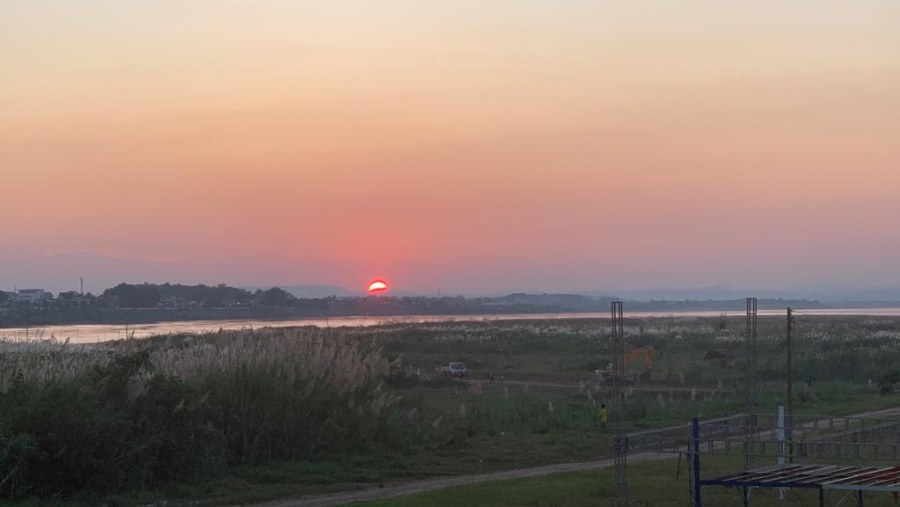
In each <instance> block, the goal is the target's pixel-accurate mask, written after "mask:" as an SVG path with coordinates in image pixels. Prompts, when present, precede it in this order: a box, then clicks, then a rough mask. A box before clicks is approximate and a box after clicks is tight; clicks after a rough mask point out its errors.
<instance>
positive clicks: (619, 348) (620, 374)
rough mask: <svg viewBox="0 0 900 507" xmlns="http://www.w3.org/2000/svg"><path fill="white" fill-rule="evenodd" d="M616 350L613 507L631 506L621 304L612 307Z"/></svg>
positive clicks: (613, 380) (614, 353) (614, 348)
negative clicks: (629, 501)
mask: <svg viewBox="0 0 900 507" xmlns="http://www.w3.org/2000/svg"><path fill="white" fill-rule="evenodd" d="M610 317H611V319H610V320H611V323H612V340H611V342H612V343H611V344H612V349H613V368H614V369H613V375H612V379H611V380H612V385H613V413H612V416H613V432H614V433H613V454H614V456H615V460H614V463H615V470H614V474H615V475H614V477H615V481H614V483H613V499H612V507H627V506H628V476H627V474H628V437H627V434H626V433H625V317H624V313H623V309H622V302H621V301H613V302H612V303H611V305H610Z"/></svg>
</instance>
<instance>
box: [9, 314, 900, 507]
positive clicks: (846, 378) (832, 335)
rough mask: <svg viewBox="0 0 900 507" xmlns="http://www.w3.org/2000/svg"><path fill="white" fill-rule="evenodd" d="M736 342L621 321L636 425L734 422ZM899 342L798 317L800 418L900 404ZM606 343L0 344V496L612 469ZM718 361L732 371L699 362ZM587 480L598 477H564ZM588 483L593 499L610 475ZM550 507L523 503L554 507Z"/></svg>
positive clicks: (270, 340)
mask: <svg viewBox="0 0 900 507" xmlns="http://www.w3.org/2000/svg"><path fill="white" fill-rule="evenodd" d="M782 324H783V322H782V320H780V319H774V318H761V319H760V340H759V369H758V377H759V378H760V380H761V384H760V387H761V389H760V390H761V396H760V411H762V412H774V411H775V409H776V406H777V405H778V404H779V403H783V402H784V399H785V396H784V392H785V391H784V384H783V376H784V349H783V343H782V334H781V333H782ZM742 331H743V320H742V319H729V318H714V319H708V318H707V319H693V318H691V319H646V320H643V321H631V320H629V321H627V327H626V333H627V339H628V347H629V348H634V347H638V346H644V345H652V346H653V347H654V348H655V363H654V368H653V370H652V380H651V381H650V382H649V383H648V384H644V385H639V386H636V387H648V386H650V387H654V388H656V390H654V391H652V392H644V391H640V390H638V389H635V390H633V391H632V392H630V393H629V396H628V401H627V406H628V421H629V426H630V428H632V429H634V430H640V429H645V428H654V427H662V426H670V425H677V424H684V423H686V422H687V420H688V419H689V418H690V417H692V416H694V415H699V416H703V417H716V416H721V415H726V414H729V413H734V412H741V411H744V410H745V408H746V402H745V397H744V395H743V378H744V375H745V372H746V369H745V367H744V364H745V363H744V356H745V353H744V351H745V346H744V343H743V339H742ZM898 340H900V319H890V318H879V319H872V318H863V317H841V318H837V317H815V318H812V317H806V318H801V319H799V320H798V323H797V334H796V341H795V344H794V348H795V365H796V366H795V378H796V379H797V383H796V385H795V409H796V412H797V414H798V415H803V414H808V415H816V414H848V413H856V412H861V411H866V410H875V409H880V408H887V407H893V406H897V405H900V399H898V396H897V395H895V394H893V390H892V389H890V386H887V388H886V389H882V388H883V387H885V386H880V385H879V379H881V378H883V377H885V376H887V375H889V374H891V373H892V372H893V371H894V370H895V366H894V365H896V364H898V360H900V347H898V346H897V345H898V343H897V342H898ZM607 341H608V337H607V335H606V328H605V327H604V325H603V323H602V322H601V321H590V320H572V321H521V322H517V321H513V322H510V321H506V322H475V323H464V322H450V323H430V324H403V325H384V326H379V327H373V328H364V329H358V328H353V329H351V328H345V329H331V330H316V329H309V328H305V329H297V330H288V331H262V332H255V333H254V334H252V335H246V333H243V334H242V333H222V334H211V335H203V336H164V337H156V338H152V339H148V340H139V341H134V342H121V343H113V344H108V345H104V346H99V347H89V348H83V347H73V346H70V345H65V344H56V343H32V344H22V343H10V342H6V343H2V342H0V359H2V361H3V366H4V367H3V368H2V369H0V481H3V482H0V498H2V497H6V499H7V500H13V499H15V500H16V502H18V503H19V504H21V505H33V504H40V505H53V503H54V502H57V503H59V504H67V505H69V504H72V503H79V502H80V503H82V504H84V505H97V504H102V503H104V502H106V503H107V504H109V505H137V504H141V505H147V504H153V503H159V504H162V503H165V504H166V505H180V504H185V505H186V504H190V505H219V504H223V503H240V502H248V501H257V500H267V499H273V498H279V497H297V496H302V495H307V494H313V493H322V492H331V491H341V490H348V489H355V488H360V487H372V486H377V485H380V484H385V483H392V482H396V481H410V480H416V479H421V478H429V477H441V476H451V475H459V474H473V473H481V472H491V471H497V470H506V469H513V468H525V467H534V466H539V465H544V464H552V463H561V462H573V461H586V460H593V459H599V458H602V457H608V456H609V454H610V453H609V450H610V440H609V435H608V434H601V433H600V431H599V427H598V423H597V411H598V408H599V404H600V403H604V402H606V401H607V399H606V397H607V394H605V392H604V391H603V390H602V389H598V388H597V386H596V385H593V386H591V385H590V383H594V381H595V380H596V377H595V376H594V374H593V371H594V370H595V369H596V368H598V367H600V366H602V365H605V364H606V363H607V362H609V360H610V356H609V350H608V344H607ZM711 350H714V351H718V352H722V353H726V354H728V355H731V356H733V358H734V359H733V360H731V361H726V362H724V363H722V362H717V361H713V362H710V361H706V360H705V359H704V356H705V355H706V353H707V352H709V351H711ZM450 361H464V362H466V364H467V365H468V366H469V368H470V369H471V375H470V379H471V380H479V379H481V380H483V379H486V378H487V377H488V375H489V374H493V375H494V378H495V380H497V381H496V382H493V383H491V382H488V381H479V382H474V383H462V382H454V381H452V380H451V379H450V378H449V377H447V376H446V374H445V373H441V372H439V371H437V368H438V367H439V366H442V365H446V364H447V363H449V362H450ZM501 376H502V378H503V379H504V380H505V382H500V381H499V379H500V377H501ZM527 382H533V384H531V385H526V384H525V383H527ZM541 383H545V384H552V385H553V386H552V387H551V386H547V385H540V384H541ZM692 388H697V389H696V390H692ZM882 391H885V392H886V393H887V394H882ZM334 414H337V416H336V417H335V415H334ZM48 424H49V426H48ZM98 425H99V428H100V429H99V430H96V429H92V428H97V426H98ZM23 435H24V436H23ZM66 439H72V440H71V441H66ZM108 440H111V441H112V442H113V443H114V445H107V441H108ZM148 444H150V447H148ZM184 448H187V449H193V450H194V452H193V453H191V454H188V455H185V454H181V453H180V451H179V450H180V449H184ZM121 449H134V450H135V451H134V452H135V453H137V454H135V455H134V456H135V458H134V460H133V461H128V460H126V461H121V460H122V459H123V457H120V456H119V455H118V454H117V452H119V451H120V450H121ZM148 449H149V450H148ZM60 452H61V453H62V454H59V453H60ZM103 453H108V454H107V455H106V456H107V457H111V458H110V459H118V460H120V461H119V463H121V465H119V466H117V467H116V468H114V469H104V468H91V469H84V468H83V466H84V463H85V461H84V459H82V458H84V457H88V458H90V459H92V460H95V459H99V458H98V456H100V457H103V456H104V454H103ZM54 456H56V457H55V458H54ZM59 456H62V457H64V458H65V460H68V461H66V463H68V464H67V465H66V467H67V468H59V466H60V464H59ZM42 459H44V460H50V461H47V462H46V464H44V465H42V461H41V460H42ZM88 461H90V460H88ZM51 465H52V466H51ZM47 466H51V468H52V467H56V468H54V469H55V470H57V472H56V473H57V474H58V475H55V476H51V479H52V480H53V481H58V482H57V484H58V486H56V487H55V488H48V487H47V486H46V485H47V484H48V482H47V476H46V475H41V474H42V473H44V474H46V470H47ZM640 466H647V467H649V468H648V470H649V471H651V472H652V471H653V470H657V469H656V468H654V467H657V466H659V467H664V466H665V465H662V464H648V465H640ZM129 467H130V468H129ZM173 470H175V471H177V473H173ZM639 470H640V469H639ZM42 471H43V472H42ZM126 472H127V473H126ZM651 472H647V473H650V476H653V475H652V473H651ZM641 473H643V472H641ZM653 473H655V472H653ZM660 473H662V472H660ZM77 474H86V475H85V476H86V477H90V478H91V481H102V480H103V479H102V477H103V474H115V475H111V476H110V477H111V478H112V479H110V480H106V481H105V482H101V483H100V484H102V487H99V486H98V487H94V486H90V484H91V481H88V482H87V483H85V482H84V481H81V482H79V481H74V480H71V477H72V476H75V475H77ZM582 475H585V476H588V477H589V476H592V475H591V474H574V475H573V476H572V478H571V480H574V481H576V483H577V480H578V477H582ZM594 475H596V476H597V477H598V479H597V484H600V485H602V484H603V483H604V482H603V481H604V480H605V479H603V477H604V475H603V473H597V474H594ZM4 478H5V479H6V480H4ZM67 478H69V479H67ZM108 479H109V478H108ZM543 480H547V481H551V479H550V478H548V479H541V481H543ZM566 480H570V479H567V478H565V477H555V478H553V479H552V481H566ZM535 481H538V480H537V479H535ZM585 481H586V482H590V481H587V480H585ZM661 481H662V475H660V476H659V481H657V482H660V483H662V482H661ZM85 484H88V485H87V486H85ZM679 484H681V483H673V482H672V481H671V480H670V481H669V486H668V487H673V488H675V487H681V486H679ZM12 485H15V488H13V487H12ZM479 487H488V486H479ZM496 487H498V488H503V487H506V486H502V485H500V483H498V484H497V485H496ZM548 488H551V489H552V487H551V485H550V483H548ZM572 488H575V489H577V487H576V486H572ZM572 488H568V487H566V489H567V490H568V489H572ZM525 489H527V488H525ZM476 491H481V490H480V489H478V488H476ZM478 494H482V493H478ZM483 494H487V493H483ZM585 494H587V493H585ZM591 494H592V495H595V497H596V495H602V494H604V493H603V490H602V489H601V490H598V491H595V492H594V493H591ZM731 494H732V495H733V496H734V497H736V494H734V493H733V492H732V493H731ZM536 498H537V497H536ZM547 502H550V503H540V501H538V503H534V502H532V503H525V504H523V505H555V504H554V503H552V502H553V500H551V499H548V500H547ZM564 504H565V505H569V503H565V502H564V503H559V505H564ZM436 505H440V504H436ZM482 505H487V504H482ZM510 505H519V504H517V503H512V504H510ZM571 505H577V504H571ZM679 505H681V504H679Z"/></svg>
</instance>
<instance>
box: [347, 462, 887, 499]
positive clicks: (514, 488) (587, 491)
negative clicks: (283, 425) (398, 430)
mask: <svg viewBox="0 0 900 507" xmlns="http://www.w3.org/2000/svg"><path fill="white" fill-rule="evenodd" d="M711 461H712V460H711ZM677 466H678V465H677V460H674V459H673V460H669V461H660V462H652V463H640V464H635V465H631V466H630V467H629V470H628V472H629V476H628V477H629V497H628V500H629V505H633V506H648V507H651V506H652V507H684V506H689V505H693V501H692V499H691V496H690V492H689V489H688V488H689V482H688V479H687V477H686V475H685V473H686V471H685V470H684V467H686V463H682V465H681V466H682V469H681V472H680V477H679V478H676V473H678V468H677ZM734 466H735V463H727V462H723V461H722V460H717V461H712V462H711V463H709V466H708V467H707V468H710V469H716V468H733V467H734ZM612 493H613V473H612V470H599V471H590V472H572V473H563V474H554V475H547V476H543V477H532V478H527V479H512V480H507V481H498V482H488V483H481V484H473V485H469V486H460V487H454V488H447V489H443V490H439V491H433V492H429V493H421V494H417V495H410V496H406V497H402V498H392V499H387V500H380V501H373V502H357V503H354V504H352V505H354V506H358V507H422V506H429V507H458V506H460V505H466V506H476V507H477V506H484V507H494V506H496V507H595V506H598V505H609V504H610V500H611V499H612ZM845 496H846V494H845V493H838V492H829V493H827V495H826V498H825V501H826V505H835V504H837V503H838V502H840V500H841V499H842V498H843V499H844V503H843V505H855V504H854V503H853V500H852V499H850V498H845ZM702 498H703V504H704V505H706V506H713V507H726V506H735V507H739V506H741V505H743V504H742V502H741V498H740V494H739V493H738V492H737V491H736V490H733V489H726V488H721V487H704V488H703V492H702ZM865 502H866V503H865V504H866V505H867V506H873V507H888V506H895V505H896V502H895V500H894V498H893V497H892V496H891V495H889V494H887V493H870V494H867V495H866V498H865ZM751 505H756V506H763V507H765V506H771V505H783V506H785V507H808V506H812V505H818V494H817V493H816V492H814V491H807V490H799V489H797V490H788V491H786V493H785V499H784V501H780V500H779V499H778V491H777V490H775V489H754V490H753V491H752V493H751Z"/></svg>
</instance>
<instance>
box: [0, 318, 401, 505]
mask: <svg viewBox="0 0 900 507" xmlns="http://www.w3.org/2000/svg"><path fill="white" fill-rule="evenodd" d="M390 373H391V364H390V363H389V362H388V361H387V359H385V357H384V356H383V355H382V354H381V353H380V351H379V350H377V349H376V348H374V347H372V346H371V345H366V344H364V343H363V342H362V341H359V340H353V339H351V338H349V337H347V336H345V335H343V334H341V333H333V334H332V333H324V332H320V331H316V330H266V331H262V332H250V331H244V332H231V333H219V334H214V335H203V336H169V337H163V338H156V339H151V340H137V341H122V342H116V343H110V344H103V345H94V346H74V345H71V344H68V343H58V342H53V341H43V342H27V343H25V342H0V497H3V496H6V497H16V496H22V495H26V494H54V492H55V493H59V492H67V491H69V492H70V491H76V490H79V489H83V488H94V489H99V490H106V489H120V488H127V487H142V486H146V485H149V484H154V483H159V482H163V481H166V480H171V479H175V478H180V477H179V476H180V475H184V474H190V473H192V472H194V471H196V470H199V469H202V468H203V467H219V466H227V465H233V464H241V463H253V462H259V461H264V460H272V459H291V458H297V457H302V456H306V455H310V454H315V453H321V452H331V451H341V450H347V449H355V450H361V449H367V448H372V447H377V446H396V445H399V444H400V443H401V440H402V437H403V433H404V430H405V428H404V427H403V424H402V421H401V420H400V419H399V418H398V417H397V413H398V411H397V410H396V408H397V405H398V401H399V398H398V397H397V396H396V395H393V394H391V392H390V391H389V390H387V389H385V388H384V382H385V380H386V379H387V378H388V376H389V375H390Z"/></svg>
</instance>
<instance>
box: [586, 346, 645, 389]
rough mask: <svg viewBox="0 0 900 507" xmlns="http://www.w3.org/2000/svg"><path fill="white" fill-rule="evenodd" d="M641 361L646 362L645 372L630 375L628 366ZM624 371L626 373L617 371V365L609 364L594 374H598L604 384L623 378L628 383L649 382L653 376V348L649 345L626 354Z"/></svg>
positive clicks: (623, 364) (623, 363) (623, 365)
mask: <svg viewBox="0 0 900 507" xmlns="http://www.w3.org/2000/svg"><path fill="white" fill-rule="evenodd" d="M639 359H642V360H643V362H644V371H643V372H641V373H640V374H639V375H638V374H634V373H630V372H629V371H628V369H629V368H628V365H629V364H630V363H633V362H634V361H637V360H639ZM622 369H623V370H624V371H616V367H615V365H614V364H613V363H609V364H608V365H606V368H603V369H602V370H596V371H595V372H594V373H596V374H597V377H598V380H599V381H601V382H603V383H608V382H609V381H610V380H611V379H613V378H621V379H623V380H624V381H625V382H626V383H634V382H637V381H640V382H649V381H650V379H651V378H652V376H653V346H652V345H647V346H646V347H640V348H637V349H634V350H632V351H631V352H626V353H625V356H624V360H623V361H622Z"/></svg>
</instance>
